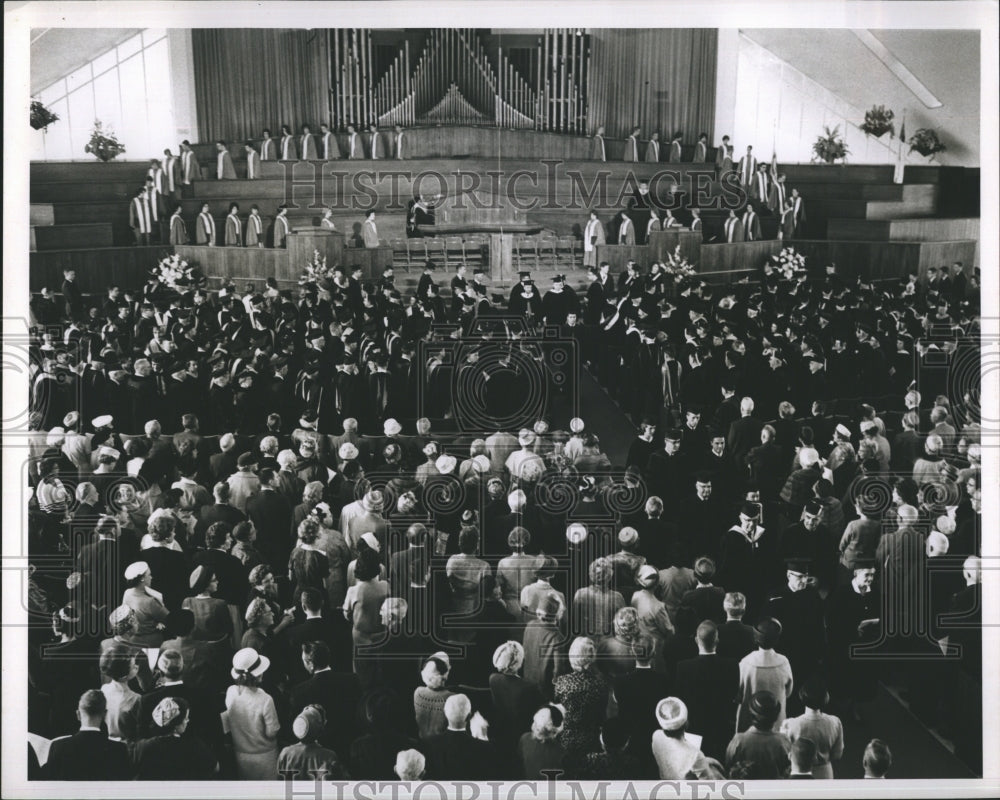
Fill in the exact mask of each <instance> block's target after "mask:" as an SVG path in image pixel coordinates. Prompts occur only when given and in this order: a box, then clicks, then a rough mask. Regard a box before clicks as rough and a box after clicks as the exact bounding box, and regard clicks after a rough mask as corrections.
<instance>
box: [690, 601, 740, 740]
mask: <svg viewBox="0 0 1000 800" xmlns="http://www.w3.org/2000/svg"><path fill="white" fill-rule="evenodd" d="M696 639H697V641H698V656H697V658H689V659H686V660H684V661H680V662H678V664H677V681H676V685H675V687H674V690H675V693H676V695H677V696H678V697H679V698H680V699H681V700H683V701H684V702H685V704H686V705H687V707H688V729H689V730H690V731H691V732H692V733H698V734H701V736H702V741H701V751H702V752H703V753H704V754H705V755H706V756H711V757H712V758H718V759H721V758H723V757H724V755H725V752H726V745H727V744H729V740H730V739H732V736H733V730H734V724H735V720H736V700H737V695H738V694H739V689H740V667H739V663H738V662H737V661H734V660H733V659H731V658H725V657H723V656H720V655H718V654H717V653H716V648H717V646H718V641H719V634H718V628H717V627H716V625H715V623H714V622H711V621H709V620H706V621H704V622H702V623H701V624H700V625H699V626H698V630H697V633H696Z"/></svg>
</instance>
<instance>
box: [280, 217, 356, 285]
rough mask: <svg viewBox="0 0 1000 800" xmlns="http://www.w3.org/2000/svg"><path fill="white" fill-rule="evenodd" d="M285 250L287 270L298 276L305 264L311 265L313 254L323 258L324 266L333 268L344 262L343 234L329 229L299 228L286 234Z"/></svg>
mask: <svg viewBox="0 0 1000 800" xmlns="http://www.w3.org/2000/svg"><path fill="white" fill-rule="evenodd" d="M285 248H286V249H287V250H288V267H289V270H290V272H293V273H295V274H300V273H301V272H302V271H303V270H304V269H305V266H306V264H310V263H312V260H313V253H314V252H318V253H319V254H320V256H321V257H322V256H325V257H326V265H327V266H328V267H333V266H337V265H338V264H342V263H343V261H344V234H342V233H341V232H340V231H331V230H330V229H329V228H320V227H314V226H311V225H305V226H300V227H296V228H293V229H292V231H291V232H290V233H289V234H288V236H287V237H286V239H285Z"/></svg>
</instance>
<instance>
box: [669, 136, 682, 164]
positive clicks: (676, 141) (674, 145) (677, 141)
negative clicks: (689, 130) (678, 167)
mask: <svg viewBox="0 0 1000 800" xmlns="http://www.w3.org/2000/svg"><path fill="white" fill-rule="evenodd" d="M683 136H684V135H683V134H682V133H681V132H680V131H677V133H675V134H674V138H673V139H671V140H670V163H671V164H680V163H681V140H682V139H683Z"/></svg>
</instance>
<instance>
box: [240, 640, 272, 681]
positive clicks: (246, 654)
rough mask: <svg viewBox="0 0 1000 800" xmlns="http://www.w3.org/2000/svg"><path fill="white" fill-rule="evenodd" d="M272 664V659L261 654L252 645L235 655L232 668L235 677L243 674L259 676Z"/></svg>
mask: <svg viewBox="0 0 1000 800" xmlns="http://www.w3.org/2000/svg"><path fill="white" fill-rule="evenodd" d="M269 666H271V660H270V659H269V658H268V657H267V656H262V655H260V654H259V653H258V652H257V651H256V650H254V649H253V648H252V647H244V648H243V649H242V650H240V651H238V652H237V653H236V655H234V656H233V668H232V670H230V672H231V673H232V676H233V677H234V678H239V677H240V676H241V675H253V676H254V677H257V678H259V677H260V676H261V675H263V674H264V673H265V672H267V668H268V667H269Z"/></svg>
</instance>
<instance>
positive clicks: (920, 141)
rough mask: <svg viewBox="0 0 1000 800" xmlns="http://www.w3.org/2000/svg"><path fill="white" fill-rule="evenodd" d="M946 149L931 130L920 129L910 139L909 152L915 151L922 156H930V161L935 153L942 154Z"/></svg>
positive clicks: (935, 132)
mask: <svg viewBox="0 0 1000 800" xmlns="http://www.w3.org/2000/svg"><path fill="white" fill-rule="evenodd" d="M947 149H948V148H947V147H945V146H944V143H943V142H942V141H941V140H940V139H938V135H937V131H935V130H934V129H933V128H920V129H919V130H918V131H917V132H916V133H914V134H913V136H911V137H910V152H911V153H912V152H913V151H914V150H916V151H917V152H918V153H920V155H922V156H930V158H931V160H932V161H933V160H934V155H935V154H936V153H943V152H944V151H945V150H947Z"/></svg>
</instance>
